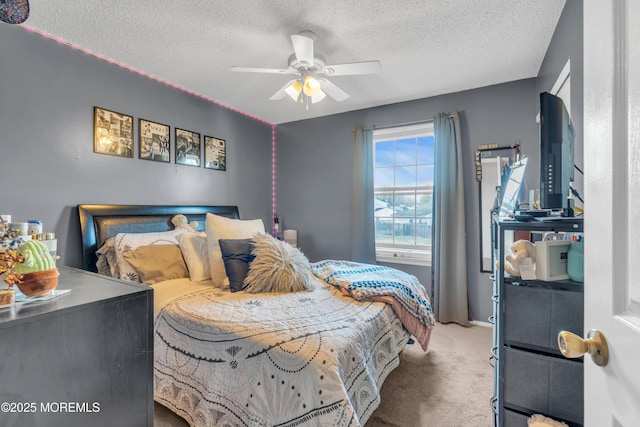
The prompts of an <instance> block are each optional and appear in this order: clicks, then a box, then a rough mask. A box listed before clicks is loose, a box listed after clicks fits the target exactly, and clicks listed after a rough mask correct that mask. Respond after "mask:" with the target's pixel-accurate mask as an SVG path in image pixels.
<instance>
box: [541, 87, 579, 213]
mask: <svg viewBox="0 0 640 427" xmlns="http://www.w3.org/2000/svg"><path fill="white" fill-rule="evenodd" d="M573 139H574V130H573V124H572V123H571V117H569V113H568V112H567V109H566V108H565V106H564V102H562V99H561V98H559V97H557V96H555V95H552V94H550V93H548V92H543V93H541V94H540V205H541V206H540V207H541V208H542V209H551V210H564V209H567V207H568V200H567V199H568V198H569V191H570V189H569V186H570V183H571V182H572V181H573V179H574V176H573V169H574V165H573Z"/></svg>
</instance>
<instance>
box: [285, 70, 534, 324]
mask: <svg viewBox="0 0 640 427" xmlns="http://www.w3.org/2000/svg"><path fill="white" fill-rule="evenodd" d="M535 91H536V82H535V79H527V80H521V81H516V82H511V83H507V84H502V85H496V86H490V87H485V88H480V89H475V90H469V91H465V92H459V93H452V94H448V95H444V96H438V97H433V98H427V99H420V100H416V101H411V102H405V103H400V104H393V105H387V106H382V107H376V108H370V109H365V110H360V111H353V112H349V113H344V114H338V115H334V116H330V117H322V118H317V119H310V120H304V121H299V122H292V123H287V124H282V125H279V126H277V128H276V135H277V141H278V146H277V160H278V174H277V176H278V178H277V182H278V212H279V215H280V216H281V217H282V219H283V222H284V225H285V227H289V228H295V229H297V230H298V232H299V238H298V241H299V245H300V246H301V248H302V250H303V252H304V253H305V254H306V255H307V256H308V257H309V259H311V260H312V261H317V260H320V259H324V258H339V259H350V257H351V200H352V184H351V183H352V172H351V165H352V162H353V148H352V146H353V134H352V129H353V128H354V127H355V126H356V125H360V124H362V125H366V126H372V125H377V126H386V125H393V124H398V123H405V122H412V121H418V120H431V119H432V118H433V116H434V114H436V113H438V112H450V111H454V110H458V111H459V112H460V118H461V128H462V129H461V131H462V150H463V156H464V157H463V164H464V173H465V176H464V182H465V205H466V220H467V229H466V233H467V249H466V255H467V262H468V271H469V273H468V283H469V304H470V313H471V318H472V319H475V320H482V321H486V320H487V318H488V317H489V316H490V315H491V312H492V307H491V299H490V297H491V281H490V280H489V275H488V274H486V273H480V255H479V246H480V242H479V215H478V212H479V201H478V197H479V196H478V183H477V182H476V181H475V167H474V152H475V150H476V148H477V147H478V146H479V145H483V144H490V143H497V144H499V145H508V144H512V143H515V142H516V141H521V144H522V153H523V154H525V155H527V156H529V157H530V158H531V160H532V161H533V162H534V163H536V164H537V158H538V128H537V124H536V122H535V116H536V108H537V107H536V97H535V93H536V92H535ZM394 266H395V267H397V268H399V269H402V270H405V271H407V272H409V273H411V274H414V275H416V276H417V277H418V278H419V279H420V281H421V282H422V283H423V284H424V285H426V286H429V285H430V282H431V277H430V276H431V272H430V269H429V268H427V267H416V266H405V265H401V264H396V265H394Z"/></svg>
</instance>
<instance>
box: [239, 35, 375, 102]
mask: <svg viewBox="0 0 640 427" xmlns="http://www.w3.org/2000/svg"><path fill="white" fill-rule="evenodd" d="M314 40H315V35H314V34H313V33H312V32H311V31H302V32H301V33H300V34H294V35H292V36H291V44H292V45H293V52H294V53H293V54H292V55H291V56H289V60H288V67H287V68H280V69H279V68H259V67H235V66H234V67H231V71H239V72H245V73H271V74H291V75H295V76H297V77H296V78H295V79H293V80H291V81H289V82H287V84H286V85H284V86H283V87H282V88H280V89H279V90H278V91H277V92H276V93H274V94H273V96H271V98H269V99H271V100H274V101H275V100H280V99H282V98H284V97H285V96H286V95H289V96H290V97H291V99H293V100H294V101H295V102H300V103H302V104H304V105H305V106H306V108H307V109H309V104H310V103H316V102H320V101H322V100H323V99H324V98H325V96H326V95H329V96H330V97H331V98H333V99H335V100H336V101H338V102H340V101H344V100H345V99H347V98H349V94H348V93H347V92H345V91H344V90H342V89H341V88H340V87H338V86H337V85H335V84H334V83H332V82H331V81H330V80H329V79H327V78H326V77H318V76H352V75H359V74H376V73H379V72H380V71H381V70H382V65H381V64H380V61H365V62H352V63H347V64H333V65H329V64H327V63H326V62H325V60H324V58H323V57H322V56H321V55H319V54H318V53H317V52H314V49H313V43H314Z"/></svg>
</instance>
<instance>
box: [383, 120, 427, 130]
mask: <svg viewBox="0 0 640 427" xmlns="http://www.w3.org/2000/svg"><path fill="white" fill-rule="evenodd" d="M432 121H433V120H416V121H414V122H405V123H397V124H394V125H387V126H376V125H373V126H372V127H371V129H393V128H399V127H403V126H411V125H421V124H423V123H429V122H432Z"/></svg>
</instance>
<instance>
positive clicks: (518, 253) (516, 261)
mask: <svg viewBox="0 0 640 427" xmlns="http://www.w3.org/2000/svg"><path fill="white" fill-rule="evenodd" d="M510 250H511V253H510V254H509V255H506V256H505V257H504V260H505V263H504V271H505V273H507V274H508V275H509V276H513V277H520V260H521V259H523V258H531V261H532V262H534V263H535V262H536V246H535V245H534V244H533V243H531V242H530V241H528V240H518V241H515V242H513V244H512V245H511V248H510ZM496 268H500V261H496Z"/></svg>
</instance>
